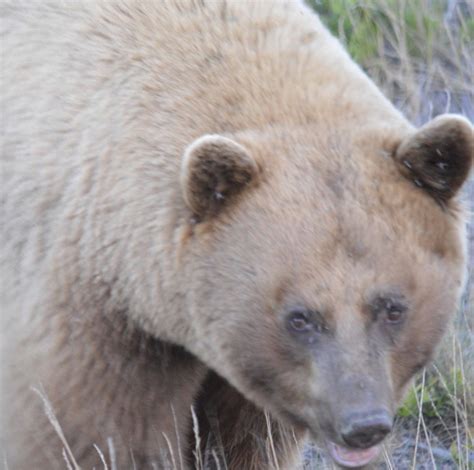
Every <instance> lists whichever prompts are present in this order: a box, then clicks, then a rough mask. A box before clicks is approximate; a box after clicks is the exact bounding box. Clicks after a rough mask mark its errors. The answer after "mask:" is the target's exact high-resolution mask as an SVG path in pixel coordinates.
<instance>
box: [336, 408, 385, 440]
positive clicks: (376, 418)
mask: <svg viewBox="0 0 474 470" xmlns="http://www.w3.org/2000/svg"><path fill="white" fill-rule="evenodd" d="M392 424H393V420H392V417H391V415H390V414H389V413H388V412H387V411H386V410H374V411H370V412H364V413H360V412H356V413H351V414H349V415H347V417H346V418H345V419H344V424H343V427H342V432H341V435H342V439H343V440H344V442H345V443H346V444H347V445H348V446H350V447H355V448H358V449H367V448H368V447H372V446H374V445H375V444H378V443H379V442H380V441H382V440H383V439H384V437H385V436H386V435H387V434H388V433H389V432H390V431H391V430H392Z"/></svg>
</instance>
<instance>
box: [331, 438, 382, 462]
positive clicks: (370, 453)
mask: <svg viewBox="0 0 474 470" xmlns="http://www.w3.org/2000/svg"><path fill="white" fill-rule="evenodd" d="M327 444H328V450H329V453H330V454H331V457H332V459H333V460H334V461H335V462H336V463H337V464H338V465H340V466H341V467H345V468H359V467H363V466H364V465H367V464H369V463H370V462H372V461H373V460H375V459H376V458H377V457H378V455H379V454H380V449H381V446H380V445H375V446H373V447H369V448H367V449H354V448H350V447H344V446H340V445H338V444H335V443H334V442H328V443H327Z"/></svg>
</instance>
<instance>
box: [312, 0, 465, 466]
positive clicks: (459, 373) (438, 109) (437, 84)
mask: <svg viewBox="0 0 474 470" xmlns="http://www.w3.org/2000/svg"><path fill="white" fill-rule="evenodd" d="M307 3H308V4H309V5H310V6H311V7H312V8H313V9H314V10H315V11H316V12H317V13H319V14H320V16H321V19H322V20H323V22H324V23H325V24H326V25H327V26H328V27H329V28H330V30H331V31H332V32H333V33H334V34H335V35H336V36H338V37H339V38H340V40H341V41H342V42H343V43H344V45H345V46H346V48H347V49H348V50H349V53H350V54H351V55H352V57H353V58H354V59H355V60H356V62H358V63H359V64H360V65H361V66H362V67H363V69H364V70H365V71H366V72H367V73H368V75H369V76H370V77H371V78H372V79H373V80H374V81H375V82H376V83H377V85H378V86H379V87H380V88H381V89H382V90H383V91H384V92H385V94H386V95H387V96H388V98H389V99H390V100H391V101H392V102H393V103H395V104H396V106H397V107H398V108H399V109H400V110H401V111H403V113H404V114H405V115H406V116H407V117H408V118H409V119H410V120H411V121H412V122H413V123H415V124H417V125H421V124H424V123H425V122H427V121H428V120H430V119H431V118H432V117H435V116H437V115H438V114H441V113H446V112H451V113H460V114H463V115H464V116H466V117H467V118H468V119H470V120H471V122H474V96H473V95H474V1H472V0H471V1H461V0H379V1H370V0H307ZM463 198H464V200H465V203H466V208H467V210H468V219H469V224H468V249H469V266H468V278H467V284H466V290H465V293H464V296H463V300H462V304H461V307H460V309H459V312H458V314H457V317H456V321H455V323H454V325H453V327H452V330H451V331H450V333H449V334H448V335H447V337H446V339H445V341H444V343H443V344H442V346H441V348H440V351H439V355H438V358H437V360H436V361H435V363H434V364H432V365H431V366H430V367H429V368H427V369H426V370H425V371H424V372H423V374H422V375H421V377H420V378H419V379H418V380H417V381H416V383H415V384H414V386H413V388H412V389H411V391H410V392H409V394H408V396H407V398H406V400H405V403H404V405H403V406H402V408H401V409H400V411H399V413H398V417H397V432H396V433H395V435H394V438H393V439H392V441H391V442H390V443H389V445H388V446H387V448H386V449H385V452H384V454H385V455H384V460H385V463H383V464H381V465H380V468H381V469H395V470H405V469H417V470H421V469H426V470H428V469H429V470H431V469H442V470H444V469H462V470H472V469H474V444H473V442H474V441H473V437H474V298H473V297H474V289H473V284H474V222H473V213H474V178H473V177H471V180H470V182H469V184H468V185H467V188H466V190H465V191H464V194H463ZM304 468H305V470H312V469H314V470H316V469H318V470H319V469H324V468H331V464H330V463H329V462H326V461H325V460H324V458H323V457H322V455H321V454H320V453H319V451H318V449H317V448H316V447H314V446H308V448H307V449H306V451H305V467H304Z"/></svg>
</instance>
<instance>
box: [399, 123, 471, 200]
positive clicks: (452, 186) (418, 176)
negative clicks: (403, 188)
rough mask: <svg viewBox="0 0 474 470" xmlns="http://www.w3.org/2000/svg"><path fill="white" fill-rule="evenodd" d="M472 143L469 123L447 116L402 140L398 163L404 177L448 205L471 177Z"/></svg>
mask: <svg viewBox="0 0 474 470" xmlns="http://www.w3.org/2000/svg"><path fill="white" fill-rule="evenodd" d="M473 142H474V140H473V129H472V126H471V124H470V122H469V121H467V120H466V119H464V118H463V117H461V116H455V115H449V114H446V115H442V116H439V117H437V118H436V119H433V120H432V121H430V122H429V123H427V124H426V125H424V126H423V127H421V128H420V129H419V130H418V131H416V132H415V133H414V134H412V135H410V136H409V137H408V138H406V139H405V140H403V141H402V142H401V144H400V146H399V147H398V149H397V151H396V153H395V160H396V161H397V163H398V164H399V168H400V171H401V172H402V174H403V175H404V176H406V177H407V178H409V179H411V180H412V181H413V183H414V184H416V185H417V186H419V187H420V188H423V189H424V190H425V191H426V192H427V193H428V194H430V195H431V196H432V197H433V198H435V199H436V200H437V201H438V202H440V203H445V202H447V201H448V200H449V199H451V198H452V197H453V196H455V195H456V194H457V192H458V191H459V189H460V188H461V186H462V184H463V183H464V181H466V179H467V177H468V175H469V171H470V169H471V167H472V161H473Z"/></svg>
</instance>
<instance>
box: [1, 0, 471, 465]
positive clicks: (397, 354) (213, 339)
mask: <svg viewBox="0 0 474 470" xmlns="http://www.w3.org/2000/svg"><path fill="white" fill-rule="evenodd" d="M0 15H1V20H0V21H1V23H0V28H1V33H2V73H1V75H0V77H1V86H0V90H1V92H0V93H1V95H0V96H1V110H2V136H1V158H2V184H1V186H2V190H1V194H2V205H1V210H2V216H1V217H2V219H1V224H2V232H1V237H2V238H1V246H2V250H1V251H2V253H1V263H2V264H1V276H2V278H1V305H2V316H1V321H2V324H1V334H2V338H1V341H2V344H1V345H2V367H1V373H2V377H1V379H2V390H1V399H2V416H1V421H2V426H1V428H2V430H1V439H2V441H1V443H2V447H3V450H4V455H5V459H6V461H7V462H8V465H9V468H10V469H11V470H17V469H18V470H23V469H31V468H34V469H37V470H45V469H48V470H52V469H56V468H58V469H59V468H65V465H66V464H65V461H64V459H67V460H69V461H70V462H71V464H72V465H73V464H74V462H76V464H77V465H78V466H80V467H81V468H84V469H87V468H93V467H94V466H95V467H96V468H102V463H101V456H100V453H99V451H98V450H97V449H101V452H102V453H103V454H104V456H105V457H104V458H105V459H107V461H109V463H114V465H116V468H117V469H123V468H138V469H142V468H160V469H161V468H179V469H181V470H184V469H187V468H194V466H196V464H195V462H196V461H197V460H199V456H200V455H201V456H202V458H203V459H208V460H209V462H208V464H209V466H212V465H213V463H212V461H213V460H217V461H219V459H222V460H223V461H225V462H226V464H227V468H229V469H255V470H257V469H263V468H273V467H275V466H277V465H279V468H294V465H295V462H297V461H298V454H299V450H300V447H301V443H302V442H303V440H304V439H305V437H306V435H307V434H308V432H309V433H311V435H312V436H313V437H317V438H320V439H321V440H322V442H325V443H327V445H328V448H329V450H330V451H331V449H332V452H333V455H334V453H336V461H337V462H338V463H339V464H341V458H340V455H339V454H337V452H339V451H338V450H337V449H339V450H340V449H341V448H342V447H341V446H342V445H344V443H343V442H342V441H341V437H340V428H339V427H338V426H339V424H338V423H342V422H343V421H344V419H345V418H344V416H345V415H344V416H343V414H342V413H343V412H345V411H347V410H354V409H356V410H358V409H365V408H364V407H366V406H368V405H367V403H368V401H367V400H368V398H367V397H368V395H367V394H366V391H367V390H368V391H369V392H370V394H371V395H370V396H371V397H372V399H373V400H375V401H377V400H378V401H377V403H379V404H380V407H381V408H383V410H386V413H387V415H390V416H393V413H394V411H395V409H396V405H397V403H398V401H399V400H400V398H401V397H402V395H403V391H404V389H405V388H406V385H407V383H409V380H410V378H412V377H413V375H414V373H415V372H416V371H417V370H419V369H420V368H421V367H423V365H424V364H426V362H427V361H428V360H429V359H430V357H431V356H432V354H433V350H434V348H435V346H436V344H437V343H438V342H439V340H440V338H441V335H442V333H443V331H444V329H445V327H446V325H447V323H448V320H449V318H450V317H451V315H452V314H453V313H454V312H455V309H456V305H457V302H458V299H459V295H460V292H461V289H462V285H463V273H464V267H465V241H464V236H465V235H464V221H463V212H462V208H461V206H460V203H459V201H458V198H457V194H458V191H459V189H460V188H461V186H462V184H463V182H464V181H465V180H466V178H467V176H468V173H469V171H470V169H471V166H472V142H473V137H472V126H471V124H470V123H468V122H467V121H466V120H464V119H463V118H461V117H456V116H442V117H439V118H437V119H435V120H434V121H432V122H430V123H428V124H426V125H425V127H423V128H422V129H419V130H417V129H415V128H414V127H413V126H412V125H411V124H410V123H408V122H407V121H406V119H405V118H404V117H403V116H402V115H401V114H400V113H399V112H398V111H397V110H396V109H395V108H394V107H393V106H392V105H391V104H390V103H389V102H388V101H387V99H386V98H385V97H384V96H383V95H382V94H381V92H380V91H379V90H378V89H377V88H376V86H375V85H374V84H373V83H372V82H371V81H370V80H369V79H368V78H367V77H366V76H365V74H364V73H363V72H362V71H361V70H360V69H359V67H358V66H357V65H356V64H354V62H353V61H352V60H351V59H350V58H349V57H348V55H347V53H346V52H345V51H344V50H343V48H342V47H341V45H340V44H339V42H338V41H337V40H336V39H335V38H333V37H332V36H331V35H330V34H329V33H328V31H327V30H326V29H325V28H324V27H323V26H322V24H321V22H320V21H319V19H318V18H317V17H316V16H315V15H314V14H313V13H312V12H311V11H310V10H309V9H308V8H307V7H306V6H304V5H303V4H302V3H299V2H292V1H276V2H267V1H256V2H240V1H238V0H236V1H230V0H228V1H219V2H207V1H199V0H179V1H178V0H177V1H173V2H161V1H160V2H151V1H150V2H148V1H145V2H143V1H138V0H127V1H124V2H122V1H120V2H119V1H117V2H105V1H104V2H102V1H100V2H69V3H67V5H66V4H61V3H60V2H34V3H28V4H27V3H26V2H18V1H17V0H15V1H3V2H2V4H1V6H0ZM295 312H296V313H295ZM288 318H290V320H288ZM400 318H403V321H402V320H400ZM305 328H306V330H305ZM364 390H365V391H364ZM369 392H367V393H369ZM374 397H375V398H374ZM44 400H47V408H48V407H49V408H48V409H49V414H50V416H49V418H51V413H54V416H55V418H56V419H57V421H58V423H59V426H60V427H61V432H59V433H58V430H57V429H54V427H53V426H52V425H51V423H50V419H49V418H48V413H47V412H45V402H44ZM341 432H342V431H341ZM61 433H62V436H63V439H62V438H61V436H60V434H61ZM66 443H67V444H66ZM338 445H339V446H340V447H337V446H338ZM331 446H333V447H331ZM334 449H336V450H334ZM210 450H211V451H210ZM338 455H339V457H338ZM209 456H211V457H212V458H211V457H209ZM338 459H339V460H338ZM342 463H343V462H342Z"/></svg>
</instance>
